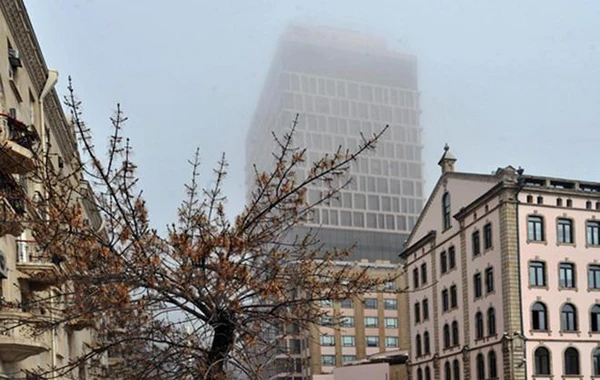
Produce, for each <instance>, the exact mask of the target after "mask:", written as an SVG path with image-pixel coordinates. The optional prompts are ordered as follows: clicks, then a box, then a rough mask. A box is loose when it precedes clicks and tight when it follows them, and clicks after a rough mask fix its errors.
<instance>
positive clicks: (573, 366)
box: [564, 347, 579, 375]
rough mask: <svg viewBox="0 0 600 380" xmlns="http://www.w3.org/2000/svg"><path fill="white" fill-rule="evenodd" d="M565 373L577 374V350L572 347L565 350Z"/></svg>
mask: <svg viewBox="0 0 600 380" xmlns="http://www.w3.org/2000/svg"><path fill="white" fill-rule="evenodd" d="M564 363H565V375H579V351H577V349H575V348H573V347H569V348H567V349H566V350H565V360H564Z"/></svg>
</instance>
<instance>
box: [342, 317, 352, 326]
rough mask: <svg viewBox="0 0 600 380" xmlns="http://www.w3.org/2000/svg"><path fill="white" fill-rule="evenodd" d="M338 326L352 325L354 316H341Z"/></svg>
mask: <svg viewBox="0 0 600 380" xmlns="http://www.w3.org/2000/svg"><path fill="white" fill-rule="evenodd" d="M340 326H341V327H354V317H341V318H340Z"/></svg>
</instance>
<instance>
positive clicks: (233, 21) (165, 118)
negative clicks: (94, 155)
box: [25, 0, 600, 227]
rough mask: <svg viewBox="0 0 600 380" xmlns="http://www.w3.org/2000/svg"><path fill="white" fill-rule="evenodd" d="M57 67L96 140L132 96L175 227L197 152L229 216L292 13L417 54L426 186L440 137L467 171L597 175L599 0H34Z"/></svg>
mask: <svg viewBox="0 0 600 380" xmlns="http://www.w3.org/2000/svg"><path fill="white" fill-rule="evenodd" d="M25 3H26V6H27V10H28V12H29V15H30V17H31V19H32V23H33V25H34V29H35V32H36V33H37V37H38V40H39V42H40V45H41V47H42V51H43V53H44V55H45V58H46V61H47V64H48V66H49V67H51V68H56V69H58V70H59V72H60V73H61V78H60V81H59V84H58V87H57V89H58V91H59V93H61V94H64V93H65V92H66V84H67V80H66V79H67V76H68V75H71V76H72V77H73V79H74V83H75V86H76V89H77V93H78V94H79V97H80V98H81V100H82V101H83V102H84V112H85V118H86V120H87V122H88V123H89V125H90V126H91V128H92V130H93V133H94V135H95V137H96V138H97V142H98V144H99V145H101V144H102V143H104V142H106V141H107V136H108V133H109V131H110V130H109V120H108V118H109V117H110V116H111V113H112V111H113V110H114V109H115V104H116V103H117V102H120V103H121V104H122V106H123V108H124V110H125V112H126V113H127V115H128V116H129V122H128V128H127V134H128V135H130V136H131V137H132V141H133V145H134V146H135V151H136V155H135V161H136V163H137V164H138V166H139V168H140V171H139V174H140V176H141V185H140V186H141V187H142V188H143V189H144V192H145V194H146V197H147V199H148V201H149V205H150V211H151V215H152V217H153V218H154V223H155V225H156V226H157V227H160V226H163V225H164V224H166V223H168V222H170V221H172V220H173V219H174V218H175V216H176V214H175V211H176V206H177V205H178V203H179V200H180V199H181V198H182V196H183V183H184V182H185V181H186V180H187V179H188V178H189V173H190V167H189V165H188V164H187V163H186V162H187V160H188V159H189V158H190V157H191V156H192V154H193V152H194V150H195V148H196V147H197V146H198V147H199V148H200V152H201V155H202V163H203V171H202V175H203V178H202V183H203V184H209V183H210V181H211V179H212V178H211V177H210V176H211V170H210V169H211V168H212V167H213V166H214V165H215V163H216V161H217V160H218V159H219V157H220V154H221V152H225V153H226V154H227V158H228V160H229V163H230V167H229V179H228V181H227V183H226V187H225V191H226V193H227V194H228V195H229V211H228V213H229V214H230V215H231V214H233V213H235V212H238V211H239V210H241V208H242V206H243V200H244V189H243V186H244V171H243V169H244V165H245V162H244V161H245V155H244V149H245V148H244V143H245V135H246V131H247V129H248V127H249V125H250V123H251V119H252V115H253V112H254V108H255V106H256V104H257V102H258V98H259V95H260V91H261V89H262V86H263V82H264V79H265V76H266V74H267V71H268V69H269V64H270V61H271V58H272V56H273V54H274V50H275V46H276V43H277V40H278V37H279V35H280V34H281V33H282V32H283V31H284V30H285V28H286V27H287V25H288V24H289V23H290V22H301V23H306V24H308V25H328V26H333V27H337V28H343V29H350V30H354V31H360V32H364V33H368V34H373V35H376V36H380V37H384V38H385V39H387V41H388V47H389V48H390V49H393V50H398V51H401V52H406V53H409V54H414V55H416V56H417V57H418V62H419V87H420V91H421V93H422V95H421V108H422V114H421V125H422V127H423V144H424V150H423V159H424V162H425V179H426V181H427V186H426V194H428V193H429V191H430V190H431V188H432V186H433V184H434V183H435V181H436V180H437V178H438V175H439V168H438V167H437V166H436V163H437V160H438V159H439V157H440V155H441V154H442V147H443V145H444V143H449V144H450V146H451V148H452V152H453V153H454V154H455V155H456V156H457V158H458V162H457V170H459V171H475V172H483V173H489V172H490V171H492V170H494V169H495V168H497V167H499V166H506V165H509V164H510V165H513V166H515V167H516V166H522V167H523V168H525V172H526V173H529V174H540V175H548V176H555V177H566V178H582V179H587V180H596V181H597V180H599V179H600V178H599V177H598V170H597V168H596V165H597V151H598V147H597V145H598V141H599V140H600V139H599V136H600V132H599V128H600V107H599V106H598V104H599V103H600V42H599V41H600V40H599V39H598V36H600V21H599V20H600V2H599V1H597V0H589V1H565V0H562V1H559V0H537V1H521V0H511V1H507V0H504V1H496V2H488V1H480V0H471V1H442V0H436V1H424V0H411V1H405V0H394V1H375V0H374V1H368V2H366V1H350V0H338V1H309V0H297V1H291V0H289V1H287V0H262V1H259V0H256V1H255V0H237V1H236V0H228V1H225V0H223V1H211V2H208V1H192V0H185V1H183V0H181V1H158V0H145V1H141V0H137V1H133V0H128V1H122V0H120V1H117V0H52V1H48V0H26V1H25Z"/></svg>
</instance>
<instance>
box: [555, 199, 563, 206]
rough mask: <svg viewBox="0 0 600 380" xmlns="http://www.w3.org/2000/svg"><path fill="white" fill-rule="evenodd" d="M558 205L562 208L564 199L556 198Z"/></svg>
mask: <svg viewBox="0 0 600 380" xmlns="http://www.w3.org/2000/svg"><path fill="white" fill-rule="evenodd" d="M556 205H557V206H558V207H562V198H556Z"/></svg>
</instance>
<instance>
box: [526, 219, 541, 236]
mask: <svg viewBox="0 0 600 380" xmlns="http://www.w3.org/2000/svg"><path fill="white" fill-rule="evenodd" d="M527 240H529V241H543V240H544V220H543V219H542V218H541V217H540V216H533V215H530V216H528V217H527Z"/></svg>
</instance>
